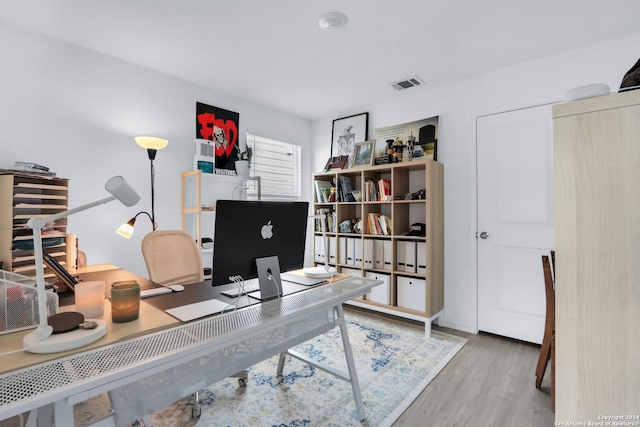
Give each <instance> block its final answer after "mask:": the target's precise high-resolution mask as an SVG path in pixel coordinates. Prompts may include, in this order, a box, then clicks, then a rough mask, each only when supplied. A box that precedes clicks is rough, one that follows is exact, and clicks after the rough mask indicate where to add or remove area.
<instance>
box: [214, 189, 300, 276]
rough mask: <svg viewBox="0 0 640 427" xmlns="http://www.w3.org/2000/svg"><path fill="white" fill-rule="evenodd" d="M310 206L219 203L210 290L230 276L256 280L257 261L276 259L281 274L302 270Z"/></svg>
mask: <svg viewBox="0 0 640 427" xmlns="http://www.w3.org/2000/svg"><path fill="white" fill-rule="evenodd" d="M308 210H309V203H307V202H267V201H246V200H218V201H217V202H216V219H215V232H214V239H213V274H212V277H211V284H212V285H213V286H218V285H224V284H227V283H230V282H231V280H229V276H236V275H238V276H242V278H243V279H245V280H246V279H253V278H256V277H258V272H257V269H256V262H255V260H256V259H257V258H263V257H268V256H274V255H275V256H277V257H278V260H279V263H280V270H281V271H283V272H284V271H290V270H296V269H300V268H302V267H303V264H304V247H305V242H306V234H307V219H308V215H309V213H308Z"/></svg>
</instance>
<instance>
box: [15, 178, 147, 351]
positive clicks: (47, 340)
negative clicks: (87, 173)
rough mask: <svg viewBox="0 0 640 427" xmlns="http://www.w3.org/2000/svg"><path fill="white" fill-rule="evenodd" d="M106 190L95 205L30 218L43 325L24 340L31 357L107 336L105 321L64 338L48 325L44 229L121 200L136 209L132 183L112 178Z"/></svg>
mask: <svg viewBox="0 0 640 427" xmlns="http://www.w3.org/2000/svg"><path fill="white" fill-rule="evenodd" d="M105 189H106V190H107V191H108V192H109V193H111V196H109V197H106V198H104V199H101V200H98V201H96V202H92V203H88V204H86V205H83V206H80V207H77V208H74V209H69V210H66V211H63V212H59V213H57V214H54V215H51V216H48V217H45V218H39V217H35V218H31V219H30V220H29V221H28V222H27V225H28V226H29V227H30V228H32V229H33V249H34V256H35V263H36V286H37V289H38V317H39V322H40V325H39V326H38V328H37V329H36V330H35V331H33V332H31V333H29V334H28V335H27V336H25V337H24V339H23V345H24V347H25V348H26V349H27V351H30V352H32V353H57V352H60V351H66V350H71V349H74V348H78V347H82V346H84V345H87V344H90V343H92V342H94V341H96V340H98V339H99V338H101V337H102V336H104V334H106V332H107V324H106V322H105V321H104V320H100V319H95V322H97V323H98V327H96V328H95V329H76V330H74V331H71V332H66V333H63V334H55V335H53V336H52V335H51V334H52V333H53V328H52V327H51V325H49V324H48V323H47V310H46V294H45V284H44V265H43V263H42V256H43V253H42V229H43V228H44V227H45V226H46V225H47V224H48V223H50V222H53V221H56V220H58V219H61V218H65V217H67V216H69V215H72V214H74V213H77V212H82V211H84V210H87V209H90V208H93V207H96V206H99V205H103V204H105V203H108V202H111V201H113V200H119V201H120V202H121V203H122V204H123V205H125V206H127V207H129V206H133V205H135V204H136V203H138V201H139V200H140V196H139V195H138V193H136V191H135V190H134V189H133V188H131V186H130V185H129V183H128V182H127V181H125V179H124V178H123V177H121V176H114V177H112V178H110V179H109V180H108V181H107V183H106V184H105Z"/></svg>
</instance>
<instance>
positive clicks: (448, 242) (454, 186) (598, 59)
mask: <svg viewBox="0 0 640 427" xmlns="http://www.w3.org/2000/svg"><path fill="white" fill-rule="evenodd" d="M638 45H640V33H638V34H635V35H633V36H630V37H625V38H620V39H616V40H613V41H609V42H604V43H600V44H596V45H592V46H589V47H586V48H582V49H577V50H573V51H570V52H565V53H563V54H561V55H556V56H552V57H548V58H544V59H541V60H537V61H533V62H529V63H525V64H520V65H518V66H514V67H510V68H506V69H501V70H498V71H495V72H492V73H488V74H484V75H480V76H477V77H474V78H472V79H468V80H465V81H460V82H456V83H455V84H450V85H446V86H440V87H435V88H430V87H422V88H413V89H410V90H407V91H406V92H400V93H398V95H397V96H396V97H395V98H393V99H391V100H389V101H385V102H381V103H377V104H373V105H365V106H362V108H360V109H357V110H353V111H337V112H336V114H334V115H333V116H332V117H326V118H324V119H322V120H316V121H314V122H313V127H312V134H313V136H312V140H313V147H314V150H315V151H314V160H313V167H314V170H320V169H321V168H322V167H323V166H324V163H325V162H326V160H327V158H328V157H329V153H330V141H331V125H332V120H333V119H336V118H340V117H345V116H349V115H352V114H358V113H362V112H369V139H372V138H373V137H374V130H375V129H376V128H379V127H384V126H390V125H394V124H400V123H405V122H411V121H415V120H420V119H425V118H429V117H433V116H439V117H440V120H439V138H438V160H439V161H440V162H442V163H443V164H444V170H445V183H444V190H445V310H444V316H443V317H444V324H445V325H446V326H450V327H453V328H456V329H460V330H466V331H471V332H476V331H477V314H476V313H477V312H476V305H477V301H476V270H475V269H476V238H475V232H476V229H475V118H476V117H477V116H480V115H484V114H487V113H495V112H499V111H506V110H509V109H511V108H514V107H516V108H521V107H525V106H531V105H535V104H536V103H538V102H540V101H543V100H544V101H548V100H549V99H554V100H561V99H562V96H563V94H564V93H565V92H566V91H567V90H569V89H572V88H575V87H578V86H582V85H586V84H590V83H607V84H608V85H609V86H610V87H611V89H612V90H614V89H617V88H618V87H619V85H620V81H621V80H622V77H623V75H624V74H625V73H626V71H627V70H628V69H629V68H631V66H632V65H633V64H634V63H635V62H636V61H637V59H638V55H640V53H639V51H638V49H637V47H638ZM389 90H392V89H389ZM550 119H551V118H550ZM603 143H605V144H606V142H603ZM541 290H542V288H541Z"/></svg>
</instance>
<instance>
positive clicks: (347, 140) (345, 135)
mask: <svg viewBox="0 0 640 427" xmlns="http://www.w3.org/2000/svg"><path fill="white" fill-rule="evenodd" d="M368 128H369V113H362V114H356V115H353V116H349V117H343V118H341V119H336V120H334V121H333V128H332V131H331V157H338V156H347V157H351V156H353V149H354V147H355V144H356V141H366V140H367V138H368V137H369V135H368Z"/></svg>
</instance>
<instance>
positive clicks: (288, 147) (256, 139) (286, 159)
mask: <svg viewBox="0 0 640 427" xmlns="http://www.w3.org/2000/svg"><path fill="white" fill-rule="evenodd" d="M247 146H248V147H251V149H252V150H253V156H252V158H251V172H250V174H251V176H259V177H260V180H261V186H262V188H261V192H262V194H261V196H262V200H289V201H294V200H300V199H301V198H302V191H301V184H300V181H301V171H300V169H301V166H300V165H301V153H300V152H301V148H300V146H299V145H294V144H289V143H286V142H282V141H276V140H274V139H269V138H263V137H261V136H257V135H251V134H249V133H247ZM247 184H248V186H249V190H247V198H248V199H249V200H256V199H257V198H258V187H257V184H256V182H255V181H249V182H248V183H247Z"/></svg>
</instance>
